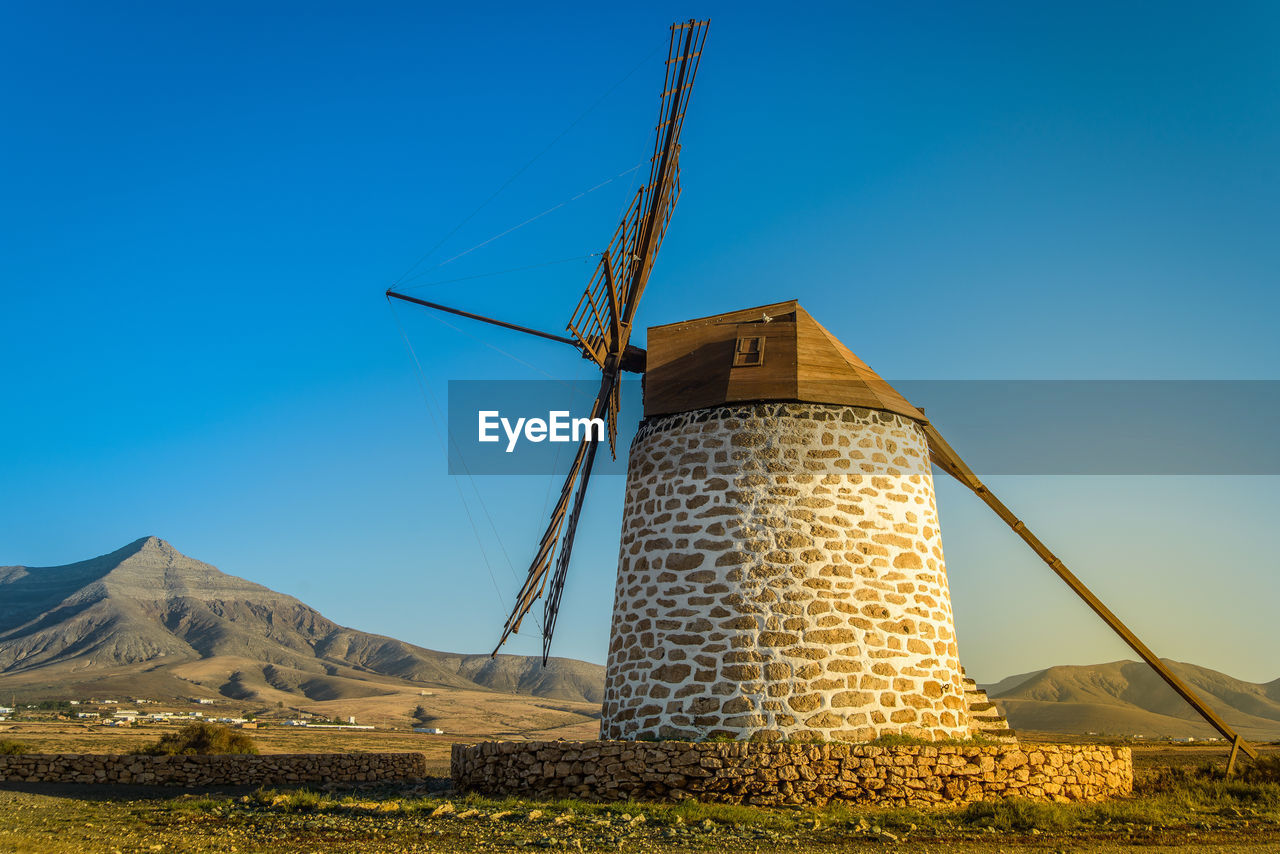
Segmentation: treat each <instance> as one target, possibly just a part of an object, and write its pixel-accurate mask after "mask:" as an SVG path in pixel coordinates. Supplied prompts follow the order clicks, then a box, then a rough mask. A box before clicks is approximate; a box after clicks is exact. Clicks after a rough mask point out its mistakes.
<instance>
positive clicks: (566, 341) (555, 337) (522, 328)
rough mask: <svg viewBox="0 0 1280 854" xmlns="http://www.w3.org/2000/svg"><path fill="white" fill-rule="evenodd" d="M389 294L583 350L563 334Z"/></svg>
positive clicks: (399, 294)
mask: <svg viewBox="0 0 1280 854" xmlns="http://www.w3.org/2000/svg"><path fill="white" fill-rule="evenodd" d="M387 296H388V297H395V298H396V299H400V300H404V301H405V302H411V303H413V304H414V305H422V306H426V307H427V308H434V309H435V310H436V311H445V312H448V313H449V314H456V315H458V316H460V317H466V318H469V319H471V320H478V321H480V322H481V323H490V324H492V325H494V326H501V327H502V328H503V329H514V330H515V331H516V332H524V333H525V334H527V335H536V336H538V337H539V338H547V339H549V340H551V341H559V342H560V343H561V344H568V345H570V346H571V347H573V349H575V350H578V351H579V352H581V350H582V347H581V345H579V344H578V342H577V341H574V340H573V339H572V338H566V337H564V336H563V335H553V334H551V333H550V332H543V331H541V330H539V329H530V328H529V327H527V326H520V325H519V324H517V323H507V322H506V321H505V320H495V319H494V318H492V317H485V316H484V315H483V314H472V313H471V312H469V311H463V310H462V309H460V308H450V307H449V306H447V305H440V304H439V303H436V302H427V301H426V300H424V299H418V298H417V297H411V296H409V295H407V294H401V293H396V292H395V291H393V290H390V289H388V290H387Z"/></svg>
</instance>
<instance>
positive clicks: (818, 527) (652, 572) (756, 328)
mask: <svg viewBox="0 0 1280 854" xmlns="http://www.w3.org/2000/svg"><path fill="white" fill-rule="evenodd" d="M707 24H708V22H706V21H693V20H691V21H688V22H685V23H680V24H675V25H673V26H672V28H671V39H670V46H669V51H668V58H667V61H666V63H665V69H666V71H665V78H664V82H663V89H662V95H661V99H660V101H661V109H660V113H659V121H658V126H657V135H656V139H655V143H654V148H653V153H652V157H651V162H650V171H649V178H648V182H647V183H646V184H645V186H643V187H642V188H641V189H640V190H639V191H638V193H637V194H636V197H635V199H634V201H633V202H632V204H631V206H630V207H629V209H628V213H627V214H626V215H625V216H624V218H623V220H622V222H621V223H620V224H619V226H618V227H617V230H616V231H615V233H614V235H613V238H612V239H611V241H610V242H609V244H608V248H607V249H606V250H605V251H604V252H603V253H601V257H600V262H599V264H598V266H597V267H596V270H595V272H594V274H593V276H592V277H591V279H590V280H589V282H588V285H587V287H586V290H585V292H584V294H583V296H582V298H581V299H580V300H579V302H578V305H577V307H576V308H575V310H574V311H573V313H572V315H571V318H570V320H569V323H568V331H569V332H570V333H571V335H572V337H567V336H561V335H555V334H551V333H547V332H542V331H539V330H534V329H530V328H528V327H524V326H520V325H518V324H512V323H508V322H505V321H498V320H494V319H492V318H488V317H483V316H480V315H476V314H472V313H469V312H465V311H461V310H459V309H456V308H451V307H447V306H443V305H440V304H437V303H431V302H427V301H424V300H420V299H417V298H414V297H410V296H406V295H404V294H401V293H397V292H395V291H390V290H389V291H388V292H387V295H388V297H394V298H397V299H401V300H406V301H408V302H413V303H417V304H419V305H423V306H426V307H429V308H433V309H438V310H443V311H447V312H451V313H454V314H460V315H463V316H466V317H470V318H473V319H476V320H480V321H484V322H487V323H493V324H496V325H499V326H502V327H506V328H508V329H513V330H516V331H520V332H525V333H530V334H534V335H538V336H541V337H543V338H549V339H552V340H556V341H560V342H563V343H566V344H569V345H571V346H573V347H575V348H576V349H578V350H579V351H580V352H581V353H582V355H583V356H584V357H586V358H588V359H590V360H591V361H592V362H594V363H595V364H596V366H597V367H598V369H599V370H600V373H601V381H600V389H599V393H598V394H597V396H596V398H595V401H594V402H593V404H592V407H591V413H590V414H591V417H592V418H602V419H604V420H605V421H606V423H607V426H608V437H609V444H610V450H611V451H613V452H614V453H615V455H616V447H615V444H616V433H617V419H618V408H619V382H620V377H621V374H622V373H623V372H634V373H642V374H644V375H645V396H644V404H645V419H644V421H643V422H642V424H641V428H640V430H639V432H638V433H637V436H636V439H635V442H634V443H633V445H632V448H631V452H630V459H629V465H628V484H627V497H626V505H625V507H624V512H623V536H622V546H621V551H620V557H619V568H618V583H617V588H616V594H615V602H614V612H613V624H612V630H611V640H610V647H609V660H608V667H607V674H606V692H605V701H604V714H603V718H602V734H603V736H604V737H606V738H632V739H634V738H653V737H657V738H668V737H673V738H705V737H709V736H716V735H729V736H732V737H739V738H743V737H756V736H761V735H763V736H765V737H772V738H781V737H788V736H793V735H798V734H803V733H808V734H819V735H823V736H825V737H829V738H834V739H842V740H865V739H869V738H874V737H875V736H876V735H880V734H886V733H906V734H914V735H923V736H925V737H929V738H952V737H963V736H965V735H969V734H972V733H974V732H979V731H984V730H985V731H991V730H992V729H995V730H996V731H998V732H1007V730H1003V729H1002V727H1003V720H1002V719H993V717H992V715H991V713H990V712H989V709H990V707H991V704H990V703H989V702H986V697H985V696H984V695H982V693H981V692H980V691H978V690H976V686H973V685H972V682H971V680H966V679H965V678H964V677H963V671H962V668H960V666H959V661H958V652H957V651H956V647H955V638H954V628H953V625H952V621H951V612H950V597H949V593H948V591H947V586H946V584H947V582H946V574H945V568H944V566H943V563H942V551H941V543H940V539H939V533H938V530H937V514H936V507H935V504H934V496H933V484H932V474H931V466H936V467H937V468H938V469H940V470H941V471H943V472H945V473H947V474H948V475H951V476H952V477H954V478H955V479H957V480H958V481H959V482H960V483H961V484H963V485H964V486H965V487H967V488H968V489H970V490H971V491H972V492H973V493H974V494H975V495H977V496H978V498H979V499H981V500H982V501H983V502H984V503H985V504H986V505H987V506H988V507H989V508H991V509H992V510H993V511H994V512H995V513H996V515H997V516H998V517H999V518H1000V519H1001V520H1002V521H1003V522H1005V523H1006V524H1007V525H1008V526H1009V527H1010V528H1011V529H1012V530H1013V531H1014V532H1015V533H1016V534H1017V535H1018V536H1019V537H1021V538H1022V539H1023V540H1024V541H1025V542H1026V543H1027V544H1028V545H1029V546H1030V547H1031V549H1032V550H1033V551H1034V552H1035V553H1036V555H1037V556H1039V557H1040V558H1041V559H1042V560H1043V561H1044V562H1045V563H1046V564H1047V565H1048V566H1049V567H1050V568H1051V569H1052V570H1053V571H1054V572H1055V573H1056V574H1057V575H1058V576H1059V577H1060V578H1062V579H1063V581H1065V582H1066V584H1067V585H1068V586H1069V587H1070V588H1071V589H1072V590H1073V591H1074V592H1075V593H1076V594H1077V595H1079V596H1080V597H1081V598H1082V599H1083V600H1084V601H1085V603H1086V604H1088V606H1089V607H1090V608H1091V609H1092V610H1093V611H1094V612H1095V613H1097V614H1098V615H1099V616H1100V617H1101V618H1102V619H1103V621H1104V622H1106V624H1107V625H1108V626H1109V627H1111V629H1112V630H1114V631H1115V632H1116V633H1117V634H1118V635H1119V636H1120V637H1121V638H1122V639H1123V640H1124V641H1125V642H1126V643H1127V644H1128V645H1129V646H1130V648H1132V649H1133V650H1134V651H1135V652H1136V653H1137V654H1138V655H1139V656H1140V657H1141V658H1142V659H1143V660H1144V661H1145V662H1146V663H1147V664H1149V665H1150V666H1151V667H1152V668H1153V669H1154V670H1155V671H1156V672H1157V673H1158V674H1159V675H1160V677H1161V678H1162V679H1163V680H1164V681H1165V682H1166V683H1167V684H1169V686H1170V687H1171V688H1172V689H1173V690H1174V691H1175V692H1176V693H1178V694H1179V695H1180V696H1181V697H1182V698H1183V699H1184V700H1186V702H1187V703H1188V704H1190V705H1191V706H1192V707H1193V708H1194V709H1195V710H1196V712H1197V713H1199V714H1200V715H1201V716H1202V717H1203V718H1204V719H1205V720H1206V721H1207V722H1208V723H1209V724H1210V725H1212V726H1213V727H1214V728H1215V729H1217V730H1218V731H1219V732H1220V733H1222V735H1223V736H1224V737H1225V738H1226V739H1227V740H1228V741H1230V742H1231V744H1232V754H1231V761H1230V763H1229V767H1230V766H1232V765H1234V762H1235V759H1236V755H1237V753H1238V752H1239V751H1243V752H1245V753H1247V754H1248V755H1250V756H1252V757H1255V758H1256V751H1255V750H1254V749H1253V748H1252V747H1251V746H1250V745H1248V744H1247V743H1245V742H1244V740H1243V739H1242V738H1241V737H1240V736H1239V735H1238V734H1237V733H1236V732H1235V731H1234V730H1233V729H1232V728H1231V727H1230V726H1229V725H1227V724H1226V723H1225V722H1224V721H1223V720H1221V718H1219V717H1218V715H1217V714H1216V713H1215V712H1214V711H1213V710H1212V709H1211V708H1210V707H1209V706H1208V705H1207V704H1206V703H1205V702H1204V701H1203V700H1202V699H1201V698H1200V697H1199V696H1198V695H1197V694H1196V692H1195V691H1194V690H1193V689H1192V688H1191V687H1190V686H1188V685H1187V684H1185V683H1184V682H1183V681H1182V680H1181V679H1180V678H1179V677H1178V676H1177V675H1176V674H1174V673H1173V672H1172V671H1171V670H1170V669H1169V668H1168V667H1167V666H1166V665H1165V664H1164V662H1163V661H1161V660H1160V659H1159V657H1158V656H1156V655H1155V653H1154V652H1152V651H1151V649H1150V648H1149V647H1147V646H1146V645H1145V644H1144V643H1143V642H1142V641H1141V640H1140V639H1139V638H1138V637H1137V636H1136V635H1135V634H1134V633H1133V632H1132V631H1131V630H1130V629H1129V628H1128V627H1127V626H1126V625H1125V624H1124V623H1123V622H1122V621H1121V620H1120V619H1119V618H1118V617H1117V616H1116V615H1115V614H1114V613H1113V612H1112V611H1111V610H1110V609H1109V608H1107V606H1106V605H1104V604H1103V603H1102V602H1101V601H1100V600H1099V599H1098V598H1097V597H1096V596H1095V595H1094V594H1093V593H1092V591H1090V590H1089V589H1088V588H1087V587H1086V586H1085V585H1084V584H1083V583H1082V582H1081V581H1080V580H1079V578H1077V577H1076V576H1075V575H1074V574H1073V573H1071V572H1070V570H1068V569H1067V567H1066V566H1065V565H1064V564H1063V563H1062V561H1061V560H1060V559H1059V558H1058V557H1057V556H1056V555H1055V554H1054V553H1053V552H1051V551H1050V550H1049V549H1048V548H1047V547H1046V546H1045V545H1044V543H1043V542H1041V541H1040V540H1039V539H1038V538H1037V537H1036V536H1035V535H1034V534H1033V533H1032V532H1031V531H1030V530H1029V529H1028V528H1027V527H1026V525H1025V524H1024V523H1023V522H1022V521H1021V520H1019V519H1018V518H1017V517H1016V516H1015V515H1014V514H1013V513H1012V512H1011V511H1010V510H1009V509H1008V508H1007V507H1006V506H1005V505H1004V504H1003V503H1002V502H1001V501H1000V500H999V499H998V498H997V497H996V496H995V495H994V494H993V493H992V492H991V490H990V489H989V488H988V487H987V486H986V485H985V484H984V483H983V482H982V481H981V480H980V479H979V478H978V477H977V475H976V474H975V473H974V472H973V471H972V470H971V469H970V468H969V467H968V466H967V465H966V464H965V463H964V461H963V460H962V459H961V457H960V456H959V455H958V454H957V453H956V452H955V450H954V449H952V447H951V446H950V445H949V444H948V443H947V442H946V440H945V439H944V438H943V437H942V435H941V433H940V432H939V431H938V430H937V428H936V427H935V426H934V425H933V424H932V423H931V422H930V421H929V420H928V419H927V418H926V417H925V415H924V412H923V410H920V409H917V408H916V407H914V406H912V405H911V404H910V403H909V402H907V401H906V400H905V399H904V398H903V397H902V396H901V395H900V394H898V392H897V391H896V390H894V389H893V388H892V387H891V386H890V385H889V384H888V383H887V382H885V381H884V380H883V379H882V378H880V377H879V375H877V374H876V373H875V372H874V371H873V370H871V368H870V367H869V366H868V365H867V364H866V363H864V362H863V361H862V360H861V359H859V358H858V357H857V356H856V355H854V353H853V352H852V351H850V350H849V349H848V348H847V347H845V345H844V344H842V343H841V342H840V341H839V340H838V339H836V338H835V336H833V335H832V334H831V333H830V332H828V331H827V330H826V329H825V328H824V327H822V326H821V325H820V324H818V322H817V321H816V320H814V318H812V317H811V316H810V315H809V314H808V313H807V312H805V311H804V309H803V308H802V307H801V306H800V305H799V303H797V302H796V301H794V300H790V301H787V302H783V303H776V304H773V305H768V306H760V307H756V308H751V309H744V310H740V311H735V312H728V313H725V314H720V315H715V316H712V317H708V318H699V319H695V320H690V321H685V322H681V323H676V324H669V325H666V326H660V327H653V328H651V329H650V330H649V336H648V350H647V351H645V350H641V349H640V348H638V347H635V346H634V345H632V344H631V343H630V339H631V335H632V331H633V324H634V319H635V314H636V309H637V306H638V304H639V301H640V298H641V296H642V295H643V293H644V289H645V285H646V284H647V282H648V278H649V274H650V271H651V269H652V266H653V262H654V258H655V256H656V254H657V251H658V249H659V247H660V246H661V243H662V239H663V236H664V235H665V233H666V228H667V224H668V222H669V221H670V218H671V214H672V211H673V209H674V206H675V204H676V201H677V199H678V197H679V192H680V185H679V168H678V158H679V152H680V145H679V137H680V130H681V128H682V126H683V122H684V116H685V109H686V106H687V104H688V100H689V94H690V91H691V88H692V86H693V82H694V79H695V76H696V74H697V69H698V64H699V61H700V57H701V53H702V47H703V43H704V41H705V38H706V32H707ZM596 444H597V443H596V442H594V441H592V439H591V438H590V437H588V438H587V439H584V441H583V442H582V443H581V444H580V445H579V446H578V448H577V452H576V454H575V457H574V459H573V462H572V464H571V466H570V469H569V473H568V475H567V476H566V478H565V481H564V484H563V486H562V488H561V491H560V494H559V500H558V501H557V503H556V505H555V507H554V509H553V511H552V513H551V518H550V520H549V522H548V524H547V527H546V530H545V532H544V534H543V536H542V538H541V540H540V541H539V543H538V546H537V549H536V552H535V555H534V558H533V560H532V562H531V564H530V567H529V571H528V573H527V576H526V578H525V581H524V583H523V585H522V587H521V588H520V591H519V594H518V595H517V598H516V603H515V606H514V608H513V609H512V611H511V615H510V616H509V618H508V619H507V621H506V624H505V625H504V627H503V631H502V636H501V639H500V641H499V643H498V648H500V647H501V646H502V644H503V643H505V642H506V640H507V639H508V637H509V636H510V635H511V634H512V633H514V632H516V631H518V630H519V628H520V625H521V621H522V620H523V619H524V617H525V616H526V615H527V614H528V613H529V611H530V610H531V609H532V607H533V606H534V604H535V602H536V601H537V600H538V599H539V598H540V597H542V596H544V595H545V596H546V600H545V603H544V625H543V657H544V661H545V660H546V657H547V656H548V655H549V651H550V643H551V638H552V634H553V632H554V629H555V625H556V618H557V616H558V612H559V605H560V598H561V595H562V593H563V590H564V582H565V575H566V573H567V571H568V568H569V561H570V555H571V553H572V547H573V541H574V534H575V532H576V527H577V521H578V517H579V515H580V513H581V510H582V507H583V502H584V499H585V494H586V488H587V484H588V482H589V480H590V476H591V470H592V465H593V462H594V459H595V454H596V451H597V447H596ZM859 449H866V450H865V452H864V451H863V450H859ZM548 587H549V590H548ZM496 652H497V648H495V650H494V653H495V654H496ZM997 718H998V716H997Z"/></svg>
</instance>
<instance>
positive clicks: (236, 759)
mask: <svg viewBox="0 0 1280 854" xmlns="http://www.w3.org/2000/svg"><path fill="white" fill-rule="evenodd" d="M426 776H427V761H426V757H425V756H424V755H423V754H421V753H279V754H265V755H258V756H238V755H231V756H131V755H128V754H108V753H24V754H20V755H18V756H0V780H3V781H6V782H11V783H13V782H21V783H134V784H142V785H152V786H185V787H193V786H278V785H287V784H290V783H327V782H336V783H372V782H379V781H387V782H391V781H404V780H420V779H422V778H424V777H426Z"/></svg>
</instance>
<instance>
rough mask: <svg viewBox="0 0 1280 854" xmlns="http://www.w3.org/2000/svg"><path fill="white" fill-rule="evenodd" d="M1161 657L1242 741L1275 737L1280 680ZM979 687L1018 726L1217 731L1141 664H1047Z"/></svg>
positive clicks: (1180, 733)
mask: <svg viewBox="0 0 1280 854" xmlns="http://www.w3.org/2000/svg"><path fill="white" fill-rule="evenodd" d="M1164 662H1165V664H1166V665H1168V667H1169V668H1170V669H1171V670H1172V671H1173V672H1174V673H1175V674H1177V675H1178V677H1179V678H1180V679H1182V680H1183V681H1184V682H1186V683H1187V684H1188V685H1190V686H1191V687H1192V688H1193V689H1195V691H1196V693H1198V694H1200V696H1201V697H1203V698H1204V700H1205V702H1206V703H1208V704H1209V706H1210V707H1211V708H1212V709H1214V711H1216V712H1217V713H1218V714H1219V715H1220V716H1221V717H1222V718H1223V720H1225V721H1226V722H1227V723H1228V724H1230V725H1231V726H1232V727H1234V728H1236V729H1237V730H1239V731H1240V732H1241V734H1243V735H1244V736H1245V737H1246V738H1250V739H1255V740H1258V739H1260V740H1275V739H1280V679H1277V680H1276V681H1274V682H1268V683H1266V684H1256V683H1253V682H1244V681H1241V680H1239V679H1234V678H1232V677H1230V676H1227V675H1226V674H1224V673H1219V672H1218V671H1216V670H1210V669H1209V668H1207V667H1200V666H1197V665H1195V664H1186V663H1183V662H1178V661H1170V660H1168V659H1165V660H1164ZM982 687H983V688H984V689H985V690H986V691H987V695H988V696H989V697H990V698H991V699H992V700H994V701H995V702H996V704H997V705H998V706H999V707H1000V709H1001V710H1002V711H1003V712H1004V714H1005V716H1006V717H1007V718H1008V719H1009V724H1010V726H1012V727H1013V728H1014V729H1015V730H1018V729H1021V730H1039V731H1045V732H1060V733H1080V732H1097V733H1102V734H1106V735H1142V736H1145V737H1147V738H1152V737H1161V736H1165V737H1187V736H1191V737H1195V738H1203V737H1206V736H1215V735H1217V734H1218V733H1217V732H1216V731H1214V730H1213V729H1212V728H1211V727H1210V726H1209V725H1208V724H1207V723H1205V722H1204V721H1203V719H1202V718H1200V716H1199V715H1198V714H1196V712H1195V711H1194V710H1193V709H1192V708H1191V707H1190V706H1189V705H1188V704H1187V703H1186V701H1185V700H1183V699H1182V698H1181V697H1179V696H1178V695H1177V694H1176V693H1174V691H1173V689H1172V688H1170V687H1169V686H1168V685H1166V684H1165V683H1164V681H1163V680H1162V679H1161V678H1160V677H1159V676H1157V675H1156V673H1155V671H1154V670H1152V669H1151V668H1150V667H1148V666H1147V665H1146V664H1145V663H1143V662H1138V661H1113V662H1110V663H1108V664H1094V665H1087V666H1062V667H1050V668H1048V669H1047V670H1037V671H1034V672H1032V673H1023V674H1020V675H1018V676H1010V677H1008V678H1006V679H1002V680H1000V681H999V682H996V683H993V684H991V685H984V686H982Z"/></svg>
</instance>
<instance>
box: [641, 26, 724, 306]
mask: <svg viewBox="0 0 1280 854" xmlns="http://www.w3.org/2000/svg"><path fill="white" fill-rule="evenodd" d="M710 24H711V22H710V21H694V20H690V21H687V22H685V23H683V24H673V25H672V26H671V43H670V45H669V47H668V51H667V62H666V75H665V79H664V80H663V87H662V99H661V104H660V106H659V109H658V126H657V135H656V136H655V138H654V142H653V156H652V157H651V158H650V162H649V183H648V185H647V186H648V193H647V196H646V198H645V206H644V213H643V214H642V215H641V218H640V219H641V222H640V228H638V229H637V231H636V236H635V240H634V242H633V244H632V245H631V246H630V247H629V248H630V250H631V251H630V253H629V255H630V256H631V258H632V259H633V263H634V268H633V270H632V274H631V278H630V280H629V281H628V283H627V290H626V297H625V299H624V301H623V311H622V320H623V323H624V324H627V325H628V326H629V325H630V324H631V321H632V318H633V317H635V312H636V307H637V306H638V305H639V303H640V297H641V296H642V295H643V294H644V287H645V284H646V283H647V282H648V279H649V271H650V269H652V267H653V261H654V257H655V256H656V255H657V252H658V247H659V245H660V244H661V243H662V236H663V234H665V232H666V224H667V222H668V221H669V220H670V218H671V210H672V208H673V207H674V205H675V202H676V199H677V198H678V197H679V179H678V173H679V169H678V167H677V165H676V161H677V159H678V156H679V150H680V131H681V130H682V129H683V128H684V116H685V109H686V107H687V106H688V104H689V96H690V95H691V94H692V91H693V82H694V79H695V78H696V77H697V75H698V66H699V65H700V64H701V60H702V47H703V44H704V43H705V42H706V39H707V30H708V28H709V26H710Z"/></svg>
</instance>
